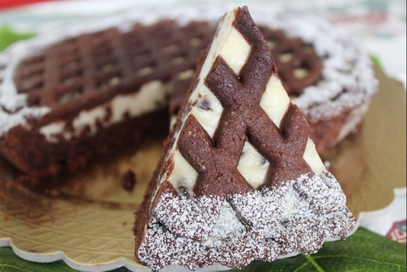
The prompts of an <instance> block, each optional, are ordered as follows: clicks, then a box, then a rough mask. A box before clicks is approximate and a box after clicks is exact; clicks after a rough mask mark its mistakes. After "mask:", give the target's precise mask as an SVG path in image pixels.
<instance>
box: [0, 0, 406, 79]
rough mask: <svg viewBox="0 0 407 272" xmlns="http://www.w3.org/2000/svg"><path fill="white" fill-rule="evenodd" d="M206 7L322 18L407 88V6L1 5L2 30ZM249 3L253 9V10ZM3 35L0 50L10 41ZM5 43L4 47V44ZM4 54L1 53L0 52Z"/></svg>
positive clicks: (381, 2)
mask: <svg viewBox="0 0 407 272" xmlns="http://www.w3.org/2000/svg"><path fill="white" fill-rule="evenodd" d="M204 3H211V4H214V3H222V4H224V3H234V4H236V5H245V4H246V5H249V6H250V5H252V4H259V3H260V4H267V5H270V6H272V7H273V8H274V9H276V10H279V11H290V12H307V13H313V14H317V15H319V16H322V17H324V18H326V19H328V20H329V21H331V22H333V23H334V24H335V25H337V26H339V27H341V28H344V29H345V30H346V31H347V32H348V33H349V34H351V35H352V36H354V37H356V38H357V39H358V40H360V42H361V44H362V45H363V46H364V47H365V48H366V50H367V51H368V52H369V53H370V54H371V55H372V56H374V57H375V58H377V59H378V60H380V63H381V66H382V68H383V69H384V70H385V72H386V73H387V74H388V75H389V76H390V77H394V78H396V79H398V80H400V81H402V82H403V83H404V86H405V83H406V1H405V0H330V1H322V0H307V1H303V0H284V1H270V0H269V1H266V0H251V1H229V0H226V1H225V0H224V1H219V0H218V1H215V0H212V1H195V0H167V1H165V3H163V1H160V0H148V1H147V0H136V1H130V0H115V1H110V0H70V1H68V0H65V1H61V0H59V1H50V0H45V1H44V0H43V1H38V0H0V27H2V28H3V32H4V27H5V26H7V27H12V28H13V30H16V31H17V32H21V33H46V32H48V31H52V30H53V29H55V28H60V27H63V26H67V25H69V24H72V23H77V22H80V21H85V20H91V19H97V18H104V17H107V16H112V15H119V14H121V13H125V12H128V11H130V10H140V9H151V8H157V7H160V8H162V7H165V6H176V5H185V4H188V5H194V4H204ZM249 3H250V4H249ZM1 35H2V33H0V45H1V43H5V42H6V40H5V39H4V38H3V39H2V36H1ZM2 40H3V41H2ZM0 49H1V48H0Z"/></svg>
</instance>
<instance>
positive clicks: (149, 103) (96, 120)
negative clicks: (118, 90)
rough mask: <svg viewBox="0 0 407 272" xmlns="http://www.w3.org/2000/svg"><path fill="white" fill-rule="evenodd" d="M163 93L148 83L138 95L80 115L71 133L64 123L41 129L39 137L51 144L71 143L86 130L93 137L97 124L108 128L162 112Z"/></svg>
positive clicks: (157, 83)
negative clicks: (160, 110)
mask: <svg viewBox="0 0 407 272" xmlns="http://www.w3.org/2000/svg"><path fill="white" fill-rule="evenodd" d="M164 89H165V88H164V85H163V83H162V82H161V81H158V80H155V81H151V82H149V83H146V84H144V85H143V86H142V87H141V88H140V90H139V92H137V93H132V94H125V95H122V94H120V95H117V96H116V97H114V98H113V99H112V100H111V101H110V102H109V103H106V104H103V105H100V106H97V107H95V108H93V109H91V110H86V111H81V112H80V113H79V114H78V115H77V116H76V117H75V118H74V119H73V121H72V127H73V130H69V128H68V124H67V123H66V121H56V122H53V123H50V124H47V125H45V126H43V127H42V128H40V133H41V134H42V135H44V136H45V138H46V139H47V141H49V142H52V143H57V142H59V141H60V139H61V137H62V138H64V139H65V140H70V139H71V138H72V137H75V136H79V135H80V134H81V133H82V132H83V130H84V129H86V128H88V129H89V133H88V134H87V135H88V136H93V135H95V134H96V133H97V131H98V124H100V125H102V126H103V127H109V126H111V125H113V124H117V123H119V122H121V121H122V120H123V118H124V117H125V115H126V114H128V116H130V117H137V116H140V115H142V114H145V113H148V112H152V111H155V110H157V109H159V108H163V107H164V106H165V105H166V94H165V90H164ZM109 109H110V112H111V115H110V116H109V115H108V114H109Z"/></svg>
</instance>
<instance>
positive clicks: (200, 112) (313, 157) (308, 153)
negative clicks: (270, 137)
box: [160, 12, 325, 190]
mask: <svg viewBox="0 0 407 272" xmlns="http://www.w3.org/2000/svg"><path fill="white" fill-rule="evenodd" d="M234 18H235V17H234V12H229V13H227V14H226V15H225V17H224V18H223V20H222V21H221V24H220V25H219V26H218V30H217V31H218V32H217V35H216V37H215V39H214V41H213V42H212V44H211V47H210V49H209V52H208V55H207V58H206V59H205V61H204V63H203V66H202V69H201V72H200V75H199V81H198V83H197V85H196V87H195V89H194V90H193V92H192V94H191V96H190V98H189V103H190V104H191V105H193V106H192V108H191V110H190V111H189V112H188V113H186V114H184V116H183V117H182V122H185V120H186V119H187V118H188V116H189V115H190V114H192V115H194V117H195V118H196V119H197V120H198V122H199V123H200V124H201V125H202V127H203V128H204V129H205V130H206V132H207V133H208V134H209V136H211V137H212V136H213V135H214V132H215V130H216V128H217V126H218V123H219V118H220V116H221V114H222V111H223V107H222V105H221V104H220V102H219V100H218V99H217V98H216V97H215V95H214V94H213V93H212V92H211V91H210V90H209V89H208V87H206V86H205V84H204V81H205V79H206V76H207V75H208V74H209V71H210V69H211V68H212V65H213V63H214V61H215V59H216V58H217V56H221V57H222V58H223V59H224V60H225V62H226V63H227V64H228V65H229V66H230V67H231V68H232V69H233V71H234V72H235V73H236V74H239V72H240V70H241V69H242V67H243V65H244V64H245V63H246V61H247V59H248V57H249V55H250V51H251V48H250V45H249V44H248V43H247V41H246V40H245V39H244V37H243V36H242V35H241V34H240V33H239V32H238V31H237V30H236V29H235V28H234V27H233V20H234ZM289 104H290V99H289V97H288V95H287V92H286V91H285V89H284V87H283V86H282V83H281V81H280V79H278V78H277V77H276V76H271V77H270V80H269V82H268V83H267V86H266V90H265V92H264V94H263V96H262V99H261V101H260V107H261V108H263V109H264V111H265V112H266V113H267V115H268V116H269V118H270V119H271V120H272V121H273V122H274V123H275V124H276V126H277V127H279V126H280V123H281V120H282V118H283V117H284V114H285V113H286V111H287V109H288V107H289ZM183 125H184V124H183V123H182V125H181V128H180V129H179V131H178V132H176V133H175V134H174V144H173V146H171V147H170V150H169V152H168V154H167V160H168V159H169V157H170V156H172V155H171V154H174V155H173V157H172V158H173V163H174V168H173V169H172V172H167V173H164V174H163V175H162V176H161V177H160V179H161V180H160V182H163V181H164V180H168V181H169V182H170V183H171V184H172V185H173V186H174V188H176V189H178V188H179V187H180V186H183V187H185V188H189V189H191V190H192V189H193V188H194V185H195V182H196V178H197V176H198V173H197V172H196V170H195V169H194V168H193V167H192V166H190V165H189V163H188V162H187V161H186V160H185V158H183V156H182V154H181V153H180V152H179V150H178V147H177V144H176V143H177V142H178V138H179V133H180V131H182V127H183ZM303 158H304V160H305V161H306V163H307V164H308V165H309V166H310V168H311V169H312V171H313V172H314V173H315V174H316V175H321V174H322V172H323V171H324V170H325V166H324V164H323V162H322V160H321V159H320V157H319V155H318V154H317V152H316V149H315V145H314V144H313V142H312V140H311V139H308V142H307V146H306V150H305V153H304V155H303ZM269 164H270V163H269V162H268V161H267V160H266V159H265V158H264V157H263V156H262V155H260V154H259V152H258V151H257V150H256V149H255V148H254V147H253V146H252V145H251V144H250V143H248V142H246V143H245V145H244V148H243V150H242V155H241V157H240V160H239V163H238V166H237V169H238V171H239V172H240V173H241V174H242V176H243V177H244V178H245V179H246V180H247V182H248V183H249V184H250V185H251V186H252V187H253V188H258V187H259V186H260V185H261V184H263V183H264V179H265V176H266V174H267V169H268V166H269Z"/></svg>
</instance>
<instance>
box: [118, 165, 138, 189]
mask: <svg viewBox="0 0 407 272" xmlns="http://www.w3.org/2000/svg"><path fill="white" fill-rule="evenodd" d="M120 184H121V186H122V187H123V189H125V190H126V191H128V192H132V191H133V189H134V186H135V185H136V174H135V173H134V172H133V171H131V170H128V171H127V172H126V173H124V174H123V175H122V177H121V179H120Z"/></svg>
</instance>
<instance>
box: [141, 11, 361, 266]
mask: <svg viewBox="0 0 407 272" xmlns="http://www.w3.org/2000/svg"><path fill="white" fill-rule="evenodd" d="M195 81H196V82H195V84H194V85H193V86H194V87H193V88H192V89H191V90H190V93H189V99H188V102H187V103H186V104H185V105H184V106H183V108H182V109H181V111H180V113H179V115H178V121H177V123H176V125H175V128H174V129H173V132H172V133H171V134H170V136H169V138H168V139H167V141H166V148H165V151H164V154H163V156H162V158H161V161H160V163H159V165H158V168H157V170H156V172H155V174H154V177H153V178H152V180H151V182H150V184H149V188H148V191H147V193H146V196H145V199H144V202H143V203H142V205H141V207H140V209H139V210H138V212H137V214H136V222H135V227H134V233H135V240H136V248H135V256H136V258H137V260H139V261H140V262H141V263H143V264H145V265H147V266H148V267H149V268H151V269H152V270H154V271H157V270H159V269H161V268H163V267H166V266H169V265H181V266H184V267H186V268H188V269H191V270H195V269H196V268H197V267H204V266H210V265H212V264H221V265H224V266H227V267H233V268H241V267H244V266H245V265H247V264H248V263H249V262H251V261H252V260H265V261H273V260H275V259H276V258H279V257H282V256H287V255H291V254H297V253H300V252H302V253H306V254H311V253H314V252H316V251H318V250H319V249H320V248H321V247H322V244H323V242H324V241H326V240H333V239H343V238H345V237H346V236H347V235H349V234H350V233H351V232H352V230H353V229H354V226H355V218H354V217H353V216H352V215H351V213H350V212H349V210H348V209H347V207H346V197H345V195H344V193H343V191H342V190H341V188H340V185H339V184H338V183H337V181H336V179H335V178H334V177H333V176H332V174H331V173H330V172H328V170H327V169H326V168H325V166H324V164H323V162H322V161H321V159H320V157H319V156H318V154H317V152H316V149H315V146H314V144H313V142H312V140H311V139H310V127H309V125H308V123H307V121H306V119H305V118H304V116H303V114H302V113H301V111H300V110H299V109H298V107H297V106H295V105H294V104H292V103H291V102H290V99H289V97H288V95H287V93H286V91H285V90H284V88H283V85H282V84H281V81H280V79H279V76H278V73H277V68H276V66H275V63H274V60H273V57H272V55H271V51H270V49H269V47H268V46H267V43H266V41H265V40H264V38H263V36H262V34H261V32H260V30H259V28H258V27H257V26H256V25H255V23H254V22H253V20H252V18H251V16H250V14H249V11H248V9H247V7H243V8H236V9H234V10H232V11H230V12H228V13H227V14H225V15H224V17H222V19H221V20H220V22H219V25H218V28H217V31H216V33H215V37H214V39H213V41H212V44H211V46H210V47H209V48H208V50H207V51H206V53H205V58H202V61H201V63H200V66H199V68H198V72H197V74H196V75H195Z"/></svg>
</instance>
